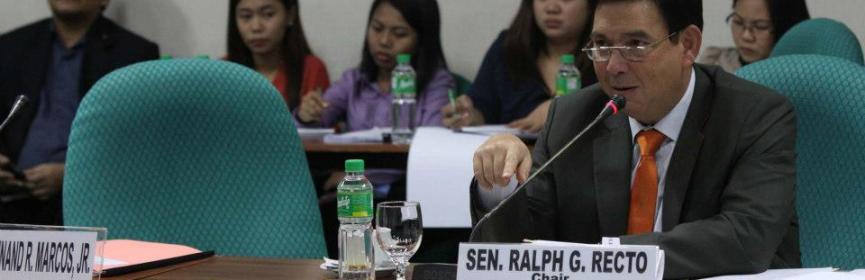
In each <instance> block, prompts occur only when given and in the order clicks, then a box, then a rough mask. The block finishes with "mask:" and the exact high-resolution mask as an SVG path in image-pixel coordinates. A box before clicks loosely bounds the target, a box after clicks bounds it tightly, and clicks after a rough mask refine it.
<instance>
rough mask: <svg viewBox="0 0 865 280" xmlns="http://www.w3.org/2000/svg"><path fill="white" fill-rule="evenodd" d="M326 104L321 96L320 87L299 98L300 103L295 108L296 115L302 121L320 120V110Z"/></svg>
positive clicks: (322, 109)
mask: <svg viewBox="0 0 865 280" xmlns="http://www.w3.org/2000/svg"><path fill="white" fill-rule="evenodd" d="M327 106H328V104H327V102H326V101H324V98H323V97H321V90H320V89H316V90H314V91H310V92H309V93H307V94H306V95H305V96H303V97H302V98H301V99H300V105H299V106H298V108H297V117H298V118H300V120H301V121H302V122H306V123H309V122H317V121H319V120H321V112H323V111H324V109H325V108H327Z"/></svg>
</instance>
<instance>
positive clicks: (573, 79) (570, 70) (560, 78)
mask: <svg viewBox="0 0 865 280" xmlns="http://www.w3.org/2000/svg"><path fill="white" fill-rule="evenodd" d="M561 62H562V66H560V67H559V73H558V74H557V75H556V96H565V95H568V94H571V93H574V92H577V91H578V90H580V88H582V81H581V80H580V70H579V69H577V66H576V65H575V64H574V55H572V54H566V55H563V56H562V58H561Z"/></svg>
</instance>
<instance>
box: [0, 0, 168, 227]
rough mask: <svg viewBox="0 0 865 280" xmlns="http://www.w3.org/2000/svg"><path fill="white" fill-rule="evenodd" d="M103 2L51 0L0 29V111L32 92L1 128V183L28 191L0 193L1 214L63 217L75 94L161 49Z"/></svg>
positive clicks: (24, 218)
mask: <svg viewBox="0 0 865 280" xmlns="http://www.w3.org/2000/svg"><path fill="white" fill-rule="evenodd" d="M108 2H109V1H108V0H49V1H48V4H49V6H50V7H51V12H52V17H51V18H48V19H44V20H40V21H38V22H36V23H33V24H29V25H27V26H24V27H21V28H18V29H16V30H13V31H10V32H9V33H6V34H4V35H2V36H0V115H2V116H0V117H5V116H6V115H7V114H8V112H9V110H10V109H11V107H12V104H13V102H14V100H15V98H16V96H18V95H21V94H24V95H26V96H27V97H28V98H29V99H30V102H29V104H28V106H27V107H25V108H24V109H23V110H22V111H21V113H20V115H18V117H17V118H15V119H14V120H13V121H12V122H10V123H9V125H8V127H6V129H5V131H3V132H2V134H0V186H2V187H3V189H4V190H10V189H18V190H21V187H24V188H27V189H28V190H29V193H30V194H32V196H29V197H25V198H21V196H20V195H16V196H14V197H13V196H8V195H0V222H6V223H27V224H61V223H62V214H61V201H62V199H61V196H60V194H61V190H62V184H63V172H64V162H65V161H66V148H67V140H68V139H69V132H70V128H71V125H72V119H73V118H74V117H75V112H76V110H77V108H78V104H79V102H80V101H81V99H82V98H83V97H84V94H85V93H86V92H87V91H88V90H90V87H91V86H93V84H94V83H95V82H96V81H97V80H99V79H100V78H102V76H104V75H105V74H108V73H109V72H111V71H113V70H115V69H118V68H121V67H123V66H126V65H130V64H133V63H136V62H140V61H145V60H151V59H157V58H158V57H159V47H158V46H157V45H156V44H154V43H152V42H150V41H148V40H146V39H144V38H142V37H140V36H137V35H135V34H133V33H132V32H130V31H128V30H126V29H123V28H122V27H120V26H118V25H117V24H115V23H114V22H112V21H111V20H109V19H107V18H105V17H103V16H102V11H103V10H104V9H105V7H106V6H107V5H108ZM13 169H14V170H17V171H20V172H17V173H19V176H16V175H15V174H14V173H13V172H12V170H13ZM20 174H23V175H24V176H20ZM19 194H20V192H19ZM25 194H26V192H25ZM10 199H11V201H10Z"/></svg>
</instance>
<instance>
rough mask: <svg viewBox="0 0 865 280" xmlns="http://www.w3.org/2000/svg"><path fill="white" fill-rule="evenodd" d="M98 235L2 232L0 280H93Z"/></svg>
mask: <svg viewBox="0 0 865 280" xmlns="http://www.w3.org/2000/svg"><path fill="white" fill-rule="evenodd" d="M96 239H97V232H87V231H57V230H50V231H40V230H5V229H0V279H13V280H16V279H33V280H43V279H44V280H48V279H70V280H91V279H92V278H93V267H94V266H93V264H94V260H95V259H96V255H97V253H96V252H97V249H96Z"/></svg>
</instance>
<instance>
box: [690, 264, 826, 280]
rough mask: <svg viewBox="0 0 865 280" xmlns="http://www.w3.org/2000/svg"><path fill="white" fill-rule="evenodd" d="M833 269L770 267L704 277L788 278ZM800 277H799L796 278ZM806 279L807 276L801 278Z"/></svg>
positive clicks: (714, 279)
mask: <svg viewBox="0 0 865 280" xmlns="http://www.w3.org/2000/svg"><path fill="white" fill-rule="evenodd" d="M833 270H835V269H834V268H831V267H821V268H790V269H770V270H767V271H766V272H763V273H757V274H740V275H725V276H718V277H711V278H704V279H713V280H728V279H729V280H732V279H744V280H770V279H790V278H792V277H800V276H809V275H814V274H815V273H821V272H832V271H833ZM797 279H800V278H797ZM801 279H808V278H801Z"/></svg>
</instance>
